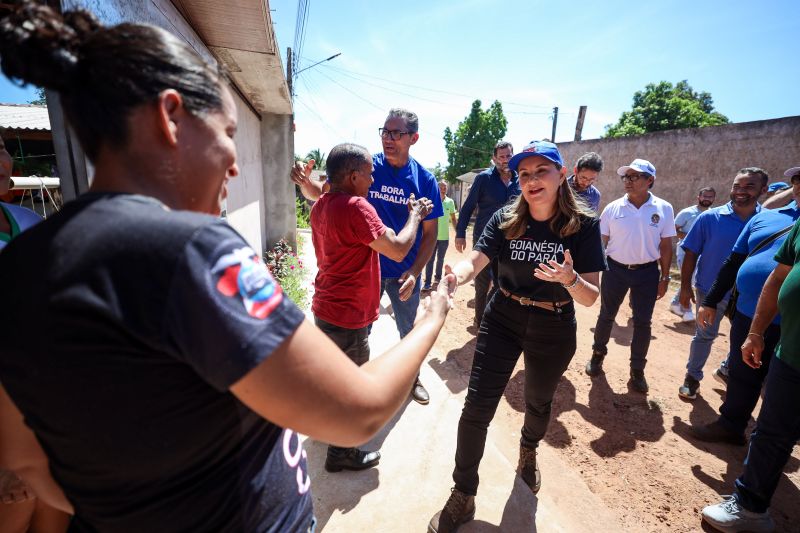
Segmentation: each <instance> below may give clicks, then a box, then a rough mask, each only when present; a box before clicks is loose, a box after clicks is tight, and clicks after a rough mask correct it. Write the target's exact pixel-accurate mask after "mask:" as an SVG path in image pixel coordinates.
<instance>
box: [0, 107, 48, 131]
mask: <svg viewBox="0 0 800 533" xmlns="http://www.w3.org/2000/svg"><path fill="white" fill-rule="evenodd" d="M0 128H8V129H16V130H40V131H50V117H49V116H48V115H47V106H43V105H32V104H0Z"/></svg>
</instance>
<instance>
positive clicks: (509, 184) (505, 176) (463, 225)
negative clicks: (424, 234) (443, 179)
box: [455, 141, 519, 327]
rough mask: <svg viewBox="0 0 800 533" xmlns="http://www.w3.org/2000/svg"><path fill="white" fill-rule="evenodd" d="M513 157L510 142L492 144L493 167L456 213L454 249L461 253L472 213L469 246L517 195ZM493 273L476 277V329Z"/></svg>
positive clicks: (477, 179) (476, 182)
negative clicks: (473, 215) (511, 164)
mask: <svg viewBox="0 0 800 533" xmlns="http://www.w3.org/2000/svg"><path fill="white" fill-rule="evenodd" d="M513 155H514V147H513V146H511V143H510V142H507V141H499V142H498V143H497V144H495V145H494V151H493V153H492V163H494V166H493V167H491V168H488V169H486V170H484V171H483V172H481V173H480V174H478V175H477V176H475V180H474V181H473V182H472V187H471V188H470V190H469V194H468V195H467V199H466V200H464V203H463V204H462V205H461V211H460V212H459V214H458V226H456V242H455V244H456V250H458V251H459V252H463V251H464V248H466V246H467V225H469V221H470V218H472V212H473V211H474V210H475V208H476V207H477V208H478V214H477V215H476V216H475V226H474V227H473V228H472V245H473V246H475V243H477V242H478V239H480V237H481V233H483V228H485V227H486V223H487V222H489V219H490V218H492V215H494V214H495V212H496V211H497V210H498V209H500V208H501V207H503V206H504V205H506V204H507V203H508V202H509V201H510V200H511V199H512V198H514V197H515V196H519V183H518V181H517V173H516V172H514V171H513V170H511V169H509V168H508V162H509V161H510V160H511V156H513ZM492 277H493V273H492V269H491V268H484V269H483V270H482V271H481V272H480V273H479V274H478V275H477V276H475V327H478V326H480V325H481V320H482V319H483V310H484V309H485V308H486V303H487V302H488V301H489V300H490V299H491V297H492V294H493V293H494V290H496V288H497V287H496V286H497V283H495V284H494V285H495V287H494V288H493V289H492V293H489V284H490V282H491V281H492Z"/></svg>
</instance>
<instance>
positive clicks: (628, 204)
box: [586, 159, 676, 393]
mask: <svg viewBox="0 0 800 533" xmlns="http://www.w3.org/2000/svg"><path fill="white" fill-rule="evenodd" d="M617 174H618V175H619V176H620V178H621V179H622V184H623V186H624V187H625V196H623V197H622V198H619V199H617V200H614V201H613V202H611V203H610V204H608V205H607V206H606V207H605V209H603V212H602V214H601V215H600V234H601V238H602V239H603V243H604V244H605V246H606V257H607V258H608V268H609V269H608V270H607V271H606V272H603V274H602V281H601V283H600V316H598V317H597V325H596V326H595V330H594V345H593V346H592V358H591V360H590V361H589V362H588V363H587V364H586V373H587V374H589V375H590V376H597V375H600V374H601V373H602V372H603V359H604V358H605V356H606V354H607V353H608V348H607V345H608V340H609V338H610V337H611V328H612V327H613V326H614V318H615V317H616V316H617V311H619V307H620V305H621V304H622V301H623V300H624V299H625V295H626V294H627V293H628V291H629V290H630V293H631V295H630V301H631V307H632V309H633V339H632V340H631V373H630V380H629V381H628V385H629V387H630V388H631V389H632V390H635V391H637V392H642V393H646V392H647V390H648V387H647V381H646V380H645V377H644V367H645V364H646V363H647V350H648V348H649V347H650V321H651V319H652V317H653V308H654V307H655V303H656V300H658V299H659V298H661V297H663V296H664V295H665V294H666V292H667V288H668V287H669V280H670V277H669V268H670V264H671V263H672V237H674V236H675V235H676V231H675V218H674V215H673V210H672V205H670V203H669V202H667V201H665V200H662V199H661V198H659V197H657V196H656V195H654V194H653V193H651V192H650V189H651V188H652V187H653V184H654V183H655V180H656V167H654V166H653V164H652V163H650V162H649V161H646V160H644V159H634V160H633V162H632V163H631V164H630V165H627V166H624V167H620V168H619V169H618V170H617ZM659 271H660V273H659Z"/></svg>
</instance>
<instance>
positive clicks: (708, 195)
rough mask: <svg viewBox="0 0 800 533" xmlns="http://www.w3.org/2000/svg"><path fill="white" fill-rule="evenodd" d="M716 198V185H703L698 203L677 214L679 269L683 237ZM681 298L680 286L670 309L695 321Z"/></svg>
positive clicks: (684, 318)
mask: <svg viewBox="0 0 800 533" xmlns="http://www.w3.org/2000/svg"><path fill="white" fill-rule="evenodd" d="M716 198H717V191H715V190H714V187H703V188H702V189H700V191H699V192H698V193H697V205H692V206H689V207H687V208H686V209H682V210H681V211H680V213H678V214H677V215H676V216H675V231H676V232H677V233H678V246H677V249H676V252H675V255H676V258H677V261H678V270H680V268H681V267H682V266H683V256H684V251H683V248H681V244H683V239H685V238H686V235H687V234H688V233H689V230H691V229H692V226H694V222H695V220H697V217H699V216H700V213H703V212H705V211H707V210H708V208H709V207H711V205H712V204H713V203H714V200H715V199H716ZM680 298H681V290H680V288H678V290H677V291H675V296H673V297H672V301H671V302H670V304H669V310H670V311H672V312H673V313H674V314H676V315H678V316H679V317H681V319H682V320H683V321H684V322H694V312H693V311H692V308H691V307H681V304H680Z"/></svg>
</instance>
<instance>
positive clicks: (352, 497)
mask: <svg viewBox="0 0 800 533" xmlns="http://www.w3.org/2000/svg"><path fill="white" fill-rule="evenodd" d="M410 402H411V400H410V399H407V400H406V402H405V403H404V404H403V406H402V407H401V408H400V410H399V411H398V412H397V413H396V414H395V415H394V417H393V418H392V420H391V421H389V423H388V424H386V426H384V427H383V429H381V431H380V432H379V433H378V434H377V435H376V436H375V437H373V438H372V440H370V441H369V442H368V443H366V444H364V445H363V446H360V448H363V449H365V450H380V449H381V447H382V446H383V442H384V441H385V440H386V437H388V436H389V433H391V431H392V429H393V428H394V426H395V425H396V424H397V421H398V420H400V417H402V416H403V413H405V411H406V408H407V407H408V405H409V403H410ZM303 447H304V448H305V450H306V452H307V453H308V458H307V461H308V471H309V472H310V473H311V475H312V482H313V490H312V494H314V495H315V496H314V515H315V516H316V517H317V528H318V530H320V531H322V530H323V528H324V527H325V525H326V524H327V523H328V520H330V518H331V515H332V514H333V513H334V512H336V511H339V512H341V513H342V514H347V513H349V512H350V511H352V510H353V509H355V508H356V507H357V506H358V504H359V502H360V501H361V498H362V497H363V496H365V495H366V494H369V493H370V492H372V491H373V490H375V489H377V488H378V487H379V486H380V480H379V477H378V476H379V474H378V470H377V469H376V468H369V469H367V470H362V471H360V472H352V471H347V470H343V471H341V472H336V473H329V472H327V471H326V470H325V457H326V455H327V450H328V445H327V444H326V443H324V442H319V441H315V440H313V439H308V440H307V441H306V442H305V443H304V444H303ZM320 496H323V497H324V502H323V501H322V499H321V497H320Z"/></svg>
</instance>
